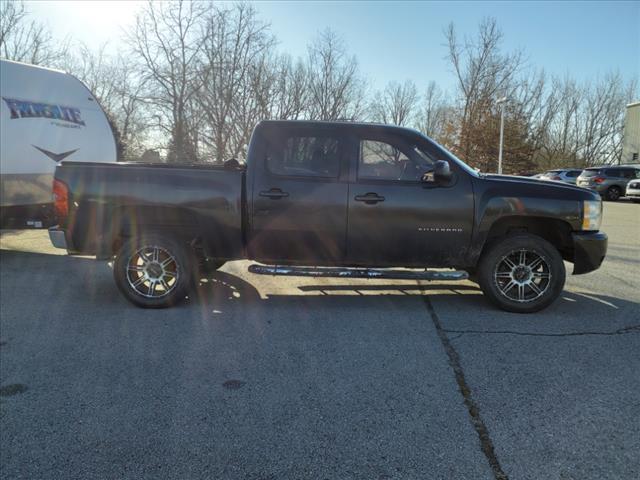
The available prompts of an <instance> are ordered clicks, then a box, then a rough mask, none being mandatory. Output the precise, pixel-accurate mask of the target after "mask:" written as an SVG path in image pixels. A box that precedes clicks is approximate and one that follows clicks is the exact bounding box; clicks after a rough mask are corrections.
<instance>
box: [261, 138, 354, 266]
mask: <svg viewBox="0 0 640 480" xmlns="http://www.w3.org/2000/svg"><path fill="white" fill-rule="evenodd" d="M260 148H261V152H260V153H259V154H258V156H257V157H256V158H254V162H257V164H256V163H254V164H253V165H252V168H254V169H255V171H254V175H253V186H252V198H251V202H252V204H251V211H250V215H251V225H250V229H249V242H248V250H249V256H250V258H253V259H255V260H258V261H262V262H266V263H278V262H282V263H296V264H307V265H330V264H336V263H340V262H341V261H342V260H343V259H344V255H345V250H346V224H347V192H348V180H347V171H348V166H346V165H344V167H343V164H344V162H343V157H344V148H345V141H344V137H343V136H342V135H340V134H339V132H337V131H336V130H335V129H331V128H316V127H314V128H312V127H287V128H280V129H278V128H273V129H266V130H265V131H264V132H263V133H262V146H261V147H260Z"/></svg>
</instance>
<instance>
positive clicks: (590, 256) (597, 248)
mask: <svg viewBox="0 0 640 480" xmlns="http://www.w3.org/2000/svg"><path fill="white" fill-rule="evenodd" d="M572 236H573V252H574V253H573V274H574V275H579V274H581V273H588V272H592V271H593V270H596V269H597V268H600V265H601V264H602V261H603V260H604V257H605V255H606V254H607V234H606V233H603V232H574V233H573V234H572Z"/></svg>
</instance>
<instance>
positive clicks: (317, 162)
mask: <svg viewBox="0 0 640 480" xmlns="http://www.w3.org/2000/svg"><path fill="white" fill-rule="evenodd" d="M267 167H268V169H269V171H270V172H271V173H274V174H276V175H286V176H303V177H332V178H336V177H337V176H338V172H339V170H340V156H339V141H338V139H337V138H334V137H311V136H292V137H287V138H285V139H283V140H282V142H280V145H279V146H278V145H276V146H274V147H273V148H271V149H270V151H269V152H268V154H267Z"/></svg>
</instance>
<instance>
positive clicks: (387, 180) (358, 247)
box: [347, 131, 474, 267]
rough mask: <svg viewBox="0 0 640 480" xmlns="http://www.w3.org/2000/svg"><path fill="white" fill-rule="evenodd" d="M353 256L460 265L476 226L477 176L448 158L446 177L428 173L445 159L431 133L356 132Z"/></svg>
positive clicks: (386, 262)
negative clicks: (440, 181)
mask: <svg viewBox="0 0 640 480" xmlns="http://www.w3.org/2000/svg"><path fill="white" fill-rule="evenodd" d="M351 152H352V153H351V163H350V164H351V170H352V173H351V176H350V180H351V183H350V188H349V224H348V230H347V261H348V262H349V263H352V264H357V265H369V266H389V267H392V266H407V267H409V266H413V267H426V266H454V265H459V264H460V263H459V262H462V261H463V258H464V255H465V253H466V249H467V248H468V247H469V242H470V241H471V234H472V228H473V207H474V204H473V191H472V185H471V180H470V178H469V175H468V174H467V173H466V172H463V171H462V170H461V169H459V167H458V166H457V165H456V164H454V162H452V161H451V159H448V160H449V164H450V168H451V170H452V172H453V177H452V180H451V181H450V182H448V184H446V185H437V184H435V183H426V182H424V181H422V177H423V175H424V173H425V172H428V171H429V170H431V169H432V168H433V166H434V164H435V162H436V161H437V160H447V159H446V158H438V157H443V154H442V153H441V151H440V150H439V149H437V148H435V146H433V145H430V144H429V142H428V141H427V139H424V138H422V137H419V136H417V135H416V138H415V139H412V138H410V137H409V138H407V137H405V136H401V135H400V134H393V133H388V132H386V133H385V132H380V131H378V132H377V133H376V132H375V131H374V133H371V132H367V131H364V132H361V133H360V134H358V135H357V136H356V138H354V139H353V148H352V150H351Z"/></svg>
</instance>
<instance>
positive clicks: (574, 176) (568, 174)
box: [567, 170, 582, 178]
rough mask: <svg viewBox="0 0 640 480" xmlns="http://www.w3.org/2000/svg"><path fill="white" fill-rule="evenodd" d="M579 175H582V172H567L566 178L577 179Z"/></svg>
mask: <svg viewBox="0 0 640 480" xmlns="http://www.w3.org/2000/svg"><path fill="white" fill-rule="evenodd" d="M581 173H582V170H571V171H569V172H567V177H569V178H576V177H578V176H579V175H580V174H581Z"/></svg>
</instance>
